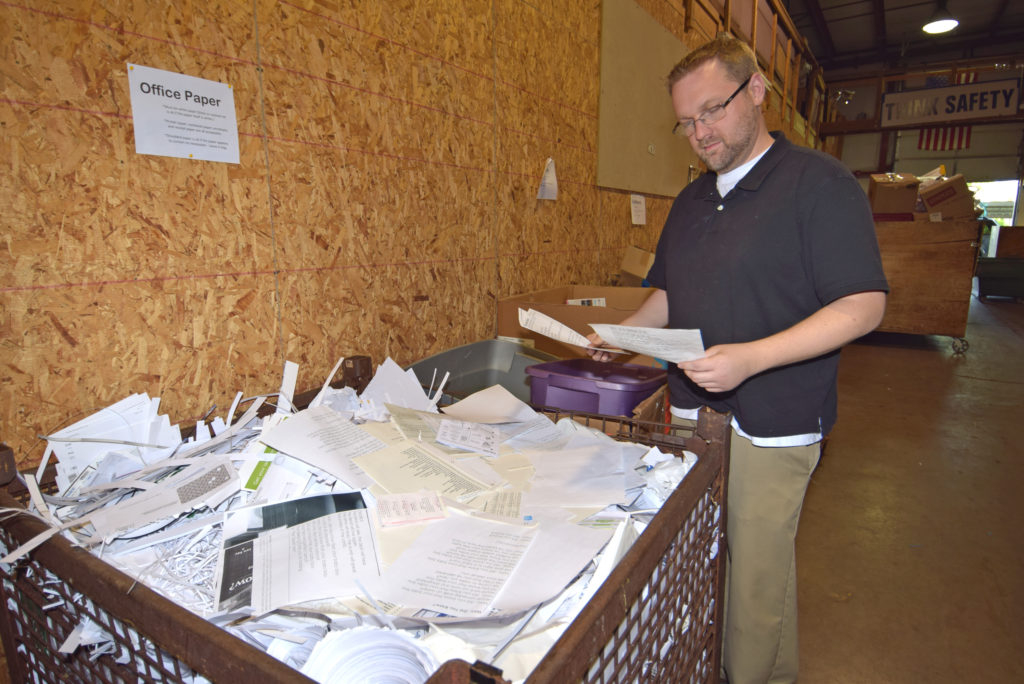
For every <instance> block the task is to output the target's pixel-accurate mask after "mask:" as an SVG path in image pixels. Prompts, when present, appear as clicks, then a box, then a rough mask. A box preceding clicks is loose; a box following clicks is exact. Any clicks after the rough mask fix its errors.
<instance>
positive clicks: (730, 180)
mask: <svg viewBox="0 0 1024 684" xmlns="http://www.w3.org/2000/svg"><path fill="white" fill-rule="evenodd" d="M770 149H771V145H769V146H768V147H767V148H766V149H765V150H764V152H762V153H761V154H759V155H757V156H756V157H754V158H753V159H751V160H750V161H748V162H746V163H745V164H742V165H740V166H737V167H736V168H735V169H733V170H732V171H727V172H725V173H722V174H719V176H718V179H717V181H716V185H717V186H718V194H719V195H720V196H722V197H725V196H726V195H728V194H729V192H730V191H731V190H732V189H733V188H735V187H736V184H737V183H739V182H740V181H741V180H743V177H744V176H746V175H747V173H748V172H749V171H750V169H752V168H754V164H756V163H757V162H759V161H760V160H761V157H763V156H764V155H765V152H767V151H768V150H770ZM671 410H672V415H673V416H678V417H679V418H684V419H686V420H697V413H698V411H699V410H700V409H681V408H676V407H675V406H673V407H672V409H671ZM732 428H733V430H735V431H736V434H738V435H740V436H741V437H746V438H747V439H749V440H750V441H751V442H752V443H753V444H754V446H759V447H788V446H807V445H808V444H815V443H816V442H820V441H821V430H820V427H819V430H818V431H817V432H809V433H807V434H803V435H786V436H783V437H751V436H750V435H748V434H747V433H746V432H744V431H743V428H741V427H740V424H739V422H737V420H736V418H735V417H733V419H732Z"/></svg>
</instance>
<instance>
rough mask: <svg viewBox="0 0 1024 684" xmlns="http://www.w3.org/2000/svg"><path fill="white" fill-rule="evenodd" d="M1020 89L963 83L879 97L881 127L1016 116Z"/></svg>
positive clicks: (994, 83) (998, 83) (992, 83)
mask: <svg viewBox="0 0 1024 684" xmlns="http://www.w3.org/2000/svg"><path fill="white" fill-rule="evenodd" d="M1019 97H1020V87H1019V85H1018V83H1017V81H1015V80H1010V81H987V82H984V83H965V84H963V85H957V86H949V87H947V88H928V89H926V90H911V91H908V92H904V93H886V94H885V95H884V96H883V97H882V126H883V127H884V126H907V125H911V124H941V123H949V122H951V121H963V120H968V119H985V118H989V117H993V116H1007V115H1010V114H1016V113H1017V108H1018V107H1019V103H1018V98H1019Z"/></svg>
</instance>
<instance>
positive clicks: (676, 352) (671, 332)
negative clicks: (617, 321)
mask: <svg viewBox="0 0 1024 684" xmlns="http://www.w3.org/2000/svg"><path fill="white" fill-rule="evenodd" d="M590 327H591V328H593V329H594V332H596V333H597V334H598V335H600V336H601V339H603V340H604V341H605V342H607V343H608V344H614V345H615V346H617V347H622V348H623V349H628V350H629V351H632V352H637V353H639V354H646V355H647V356H653V357H654V358H656V359H664V360H666V361H668V362H669V363H680V362H682V361H693V360H694V359H700V358H703V357H704V342H703V341H702V339H701V336H700V330H681V329H676V328H636V327H632V326H628V325H609V324H607V323H591V324H590Z"/></svg>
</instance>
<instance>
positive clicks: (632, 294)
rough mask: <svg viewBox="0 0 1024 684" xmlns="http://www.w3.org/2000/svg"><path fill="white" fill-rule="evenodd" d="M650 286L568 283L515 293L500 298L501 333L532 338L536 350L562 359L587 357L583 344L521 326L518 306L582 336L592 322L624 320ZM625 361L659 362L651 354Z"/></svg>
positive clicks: (637, 305)
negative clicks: (567, 342) (578, 303)
mask: <svg viewBox="0 0 1024 684" xmlns="http://www.w3.org/2000/svg"><path fill="white" fill-rule="evenodd" d="M652 292H654V289H653V288H649V287H611V286H601V285H565V286H562V287H554V288H551V289H548V290H538V291H536V292H527V293H524V294H518V295H513V296H511V297H505V298H504V299H499V300H498V335H499V336H500V337H505V338H515V339H524V340H533V346H534V348H535V349H539V350H541V351H545V352H548V353H550V354H554V355H556V356H558V357H559V358H563V359H567V358H575V357H585V356H587V353H586V352H585V351H584V350H583V349H582V348H580V347H574V346H572V345H568V344H562V343H561V342H557V341H555V340H552V339H551V338H549V337H545V336H543V335H541V334H539V333H535V332H533V331H531V330H527V329H526V328H523V327H521V326H520V325H519V309H520V307H521V308H523V309H534V310H536V311H540V312H541V313H543V314H546V315H548V316H551V317H552V318H554V319H555V320H557V321H559V322H560V323H564V324H565V325H567V326H569V327H570V328H572V329H573V330H575V331H576V332H578V333H579V334H581V335H589V334H591V333H592V332H594V329H593V328H591V327H590V324H591V323H614V324H618V323H621V322H622V319H624V318H625V317H626V316H628V315H630V314H631V313H633V312H634V311H636V310H637V309H639V308H640V305H641V304H643V303H644V302H645V301H646V300H647V298H648V297H649V296H651V293H652ZM570 301H589V302H590V303H591V305H589V306H581V305H577V304H569V303H568V302H570ZM622 361H623V362H629V363H641V364H645V365H648V366H653V365H658V364H657V362H655V361H654V360H653V359H651V358H650V357H645V356H633V357H628V358H624V359H622Z"/></svg>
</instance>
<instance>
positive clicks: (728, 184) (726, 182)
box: [716, 143, 774, 197]
mask: <svg viewBox="0 0 1024 684" xmlns="http://www.w3.org/2000/svg"><path fill="white" fill-rule="evenodd" d="M773 144H774V143H773ZM770 149H772V146H771V145H769V146H768V147H766V148H765V149H764V152H762V153H761V154H759V155H757V156H756V157H754V158H753V159H751V160H750V161H748V162H747V163H745V164H742V165H740V166H737V167H736V168H735V169H733V170H732V171H726V172H725V173H721V174H719V175H718V180H717V181H716V184H717V185H718V194H719V195H721V196H722V197H725V196H726V195H728V194H729V191H730V190H732V189H733V188H735V187H736V184H737V183H739V182H740V181H741V180H742V179H743V177H744V176H746V175H747V172H748V171H750V169H752V168H754V164H756V163H757V162H759V161H761V157H763V156H764V155H765V152H767V151H768V150H770Z"/></svg>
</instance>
